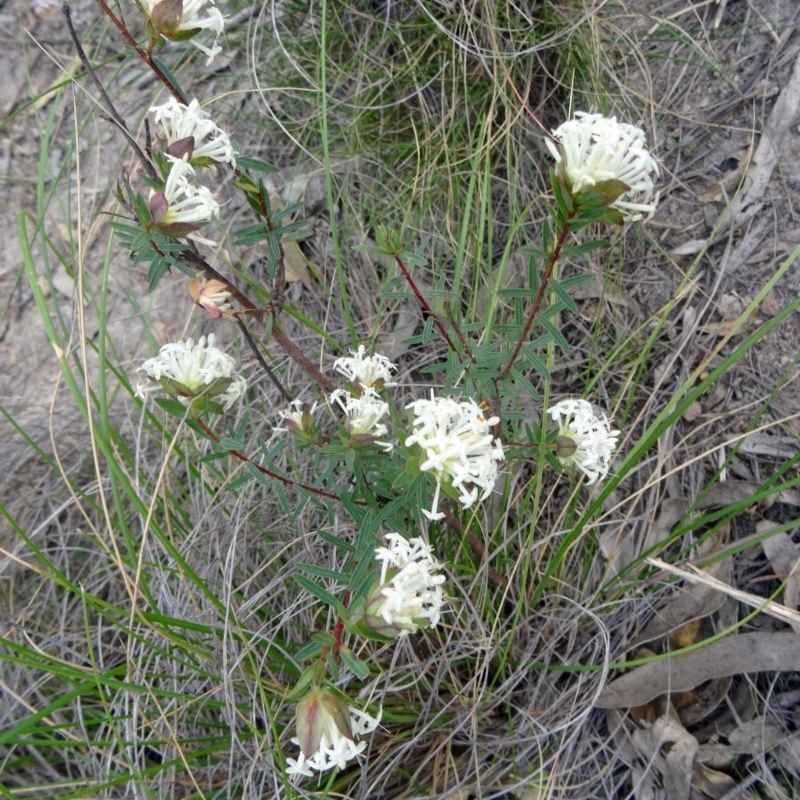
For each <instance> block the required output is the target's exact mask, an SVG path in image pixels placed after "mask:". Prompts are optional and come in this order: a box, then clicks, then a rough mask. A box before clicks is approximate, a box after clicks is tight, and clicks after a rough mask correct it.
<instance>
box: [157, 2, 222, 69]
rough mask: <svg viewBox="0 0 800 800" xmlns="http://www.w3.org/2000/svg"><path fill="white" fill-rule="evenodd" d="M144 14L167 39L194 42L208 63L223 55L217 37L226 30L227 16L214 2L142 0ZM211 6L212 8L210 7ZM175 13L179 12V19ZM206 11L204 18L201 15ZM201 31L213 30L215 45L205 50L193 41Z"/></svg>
mask: <svg viewBox="0 0 800 800" xmlns="http://www.w3.org/2000/svg"><path fill="white" fill-rule="evenodd" d="M142 2H143V3H144V7H145V11H146V12H147V15H148V16H149V17H150V22H151V24H152V26H153V30H154V31H155V32H156V33H157V34H158V35H160V36H163V37H164V38H165V39H171V40H172V41H183V40H184V39H189V40H190V41H191V43H192V44H193V45H194V46H195V47H196V48H197V49H198V50H201V51H202V52H203V53H205V54H206V55H207V56H208V58H207V59H206V64H210V63H211V62H212V61H213V60H214V56H216V55H218V54H219V53H221V52H222V48H221V47H219V46H218V45H217V37H218V36H219V35H220V33H222V29H223V28H224V27H225V17H223V16H222V12H221V11H220V10H219V9H218V8H216V7H215V4H214V3H215V0H183V2H182V3H180V2H179V1H178V0H142ZM209 5H210V7H208V6H209ZM176 11H177V12H179V13H180V17H177V14H176ZM203 12H205V16H201V15H202V14H203ZM202 30H208V31H213V33H214V44H213V45H212V46H211V47H206V46H205V45H202V44H200V43H199V42H196V41H195V40H194V35H195V34H197V33H199V32H200V31H202Z"/></svg>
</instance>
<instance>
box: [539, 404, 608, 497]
mask: <svg viewBox="0 0 800 800" xmlns="http://www.w3.org/2000/svg"><path fill="white" fill-rule="evenodd" d="M547 413H548V414H549V415H550V417H551V419H552V420H553V422H555V423H556V424H557V425H558V434H557V439H556V456H557V458H558V460H559V461H560V462H561V463H562V464H563V465H564V466H567V467H574V468H577V469H579V470H580V471H581V472H582V473H583V474H584V475H586V477H587V478H588V479H589V480H588V481H587V484H592V483H594V482H595V481H597V480H601V479H603V478H605V477H606V475H608V470H609V465H610V463H611V456H612V454H613V453H614V448H615V447H616V446H617V440H618V438H619V434H620V432H619V431H613V430H611V425H610V423H609V421H608V419H606V416H605V414H601V415H599V416H598V415H596V414H595V412H594V410H593V409H592V404H591V403H589V402H588V401H586V400H561V401H560V402H558V403H556V404H555V405H554V406H551V407H550V408H548V409H547Z"/></svg>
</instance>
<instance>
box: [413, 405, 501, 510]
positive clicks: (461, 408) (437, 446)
mask: <svg viewBox="0 0 800 800" xmlns="http://www.w3.org/2000/svg"><path fill="white" fill-rule="evenodd" d="M406 408H411V409H413V411H414V420H413V425H414V429H415V430H414V433H413V434H412V435H411V436H409V437H408V438H407V439H406V447H410V446H411V445H413V444H416V445H419V446H420V447H421V448H422V450H423V453H424V457H423V460H422V462H421V463H420V465H419V468H420V469H421V470H422V471H423V472H431V473H433V476H434V477H435V478H436V493H435V494H434V497H433V503H432V507H431V510H430V511H425V510H423V512H422V513H423V514H425V516H426V517H428V519H432V520H436V519H442V517H444V514H442V513H441V512H439V511H437V508H438V504H439V492H440V489H441V485H442V483H443V482H446V483H447V484H449V485H450V486H452V487H453V488H454V489H456V490H457V491H458V493H459V502H460V503H461V505H462V506H464V507H465V508H468V507H470V506H472V505H474V504H475V503H476V502H477V501H478V500H479V499H480V500H485V499H486V498H487V497H488V496H489V495H490V494H491V492H492V489H493V488H494V484H495V481H496V480H497V463H498V462H499V461H502V460H503V459H504V458H505V456H504V454H503V445H502V444H501V443H500V440H499V439H495V438H494V437H493V436H492V432H491V428H492V426H493V425H496V424H497V423H498V422H499V421H500V420H499V418H498V417H490V418H489V419H487V418H486V417H484V412H483V409H482V408H481V407H480V406H479V405H478V404H477V403H476V402H475V401H474V400H461V401H459V400H454V399H453V398H451V397H433V395H431V399H430V400H415V401H414V402H413V403H410V404H409V405H408V406H406Z"/></svg>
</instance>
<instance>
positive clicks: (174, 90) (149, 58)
mask: <svg viewBox="0 0 800 800" xmlns="http://www.w3.org/2000/svg"><path fill="white" fill-rule="evenodd" d="M97 5H99V6H100V8H101V10H102V11H103V13H104V14H105V15H106V16H107V17H108V18H109V19H110V20H111V21H112V22H113V23H114V25H115V26H116V28H117V30H118V31H119V32H120V33H121V34H122V37H123V39H125V41H126V42H127V43H128V44H129V45H130V46H131V47H132V48H133V49H134V50H135V51H136V55H137V56H139V58H141V59H142V61H144V63H145V64H147V66H148V67H150V69H151V70H152V72H153V74H154V75H155V76H156V77H157V78H158V79H159V80H160V81H161V83H163V84H164V86H165V87H166V88H167V90H168V91H169V93H170V94H171V95H172V96H173V97H174V98H175V99H176V100H177V101H178V102H179V103H183V104H184V105H186V98H185V97H184V96H183V93H182V92H181V90H180V89H179V88H178V87H177V86H175V84H174V83H173V82H172V81H171V80H170V79H169V78H168V77H167V76H166V75H165V74H164V73H163V71H162V70H161V68H160V67H159V66H158V64H156V62H155V61H154V60H153V54H152V44H151V48H150V49H147V50H146V49H145V48H143V47H140V46H139V44H138V43H137V41H136V39H134V38H133V36H132V35H131V32H130V31H129V30H128V28H127V27H126V26H125V23H124V22H123V21H122V20H121V19H119V18H118V17H117V15H116V14H115V13H114V12H113V11H112V10H111V9H110V8H109V7H108V4H107V3H106V1H105V0H97Z"/></svg>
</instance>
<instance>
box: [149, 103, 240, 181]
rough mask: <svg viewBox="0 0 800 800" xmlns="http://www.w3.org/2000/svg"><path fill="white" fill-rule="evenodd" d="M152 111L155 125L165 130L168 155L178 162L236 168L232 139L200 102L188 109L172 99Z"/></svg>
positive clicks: (191, 104) (189, 106)
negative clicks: (218, 164) (204, 163)
mask: <svg viewBox="0 0 800 800" xmlns="http://www.w3.org/2000/svg"><path fill="white" fill-rule="evenodd" d="M150 111H151V113H153V114H155V120H156V124H158V125H161V127H162V128H163V130H164V137H165V139H166V140H167V147H166V151H167V153H169V155H171V156H175V157H176V158H183V156H184V155H188V157H189V161H194V162H199V163H201V164H202V163H203V162H204V161H206V160H207V161H213V162H216V163H223V162H224V163H228V164H230V165H231V166H233V167H235V166H236V158H235V155H234V152H233V145H232V144H231V140H230V137H229V136H228V134H227V133H225V131H223V130H222V128H220V127H218V126H217V125H216V123H215V122H214V121H213V120H212V119H211V117H210V116H209V115H208V114H207V113H206V112H205V111H203V109H202V108H200V103H199V102H198V101H197V100H192V101H191V103H189V105H188V106H185V105H184V104H183V103H179V102H178V101H177V100H176V99H175V98H174V97H170V99H169V100H168V101H167V102H166V103H164V104H163V105H160V106H153V107H152V108H151V109H150Z"/></svg>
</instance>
